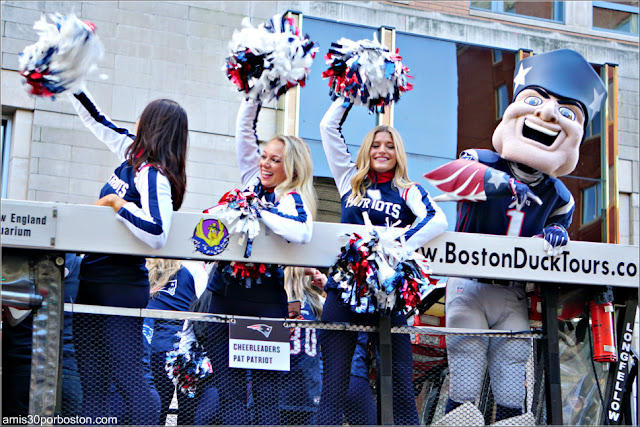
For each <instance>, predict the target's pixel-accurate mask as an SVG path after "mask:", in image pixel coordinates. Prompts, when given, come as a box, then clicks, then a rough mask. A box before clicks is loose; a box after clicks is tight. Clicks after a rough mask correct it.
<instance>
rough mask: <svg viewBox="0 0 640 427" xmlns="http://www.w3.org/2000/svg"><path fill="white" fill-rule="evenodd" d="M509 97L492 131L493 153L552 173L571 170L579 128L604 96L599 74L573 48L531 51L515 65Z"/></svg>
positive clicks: (591, 117) (602, 102)
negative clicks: (546, 51) (500, 118)
mask: <svg viewBox="0 0 640 427" xmlns="http://www.w3.org/2000/svg"><path fill="white" fill-rule="evenodd" d="M513 98H514V100H513V102H512V103H511V104H510V105H509V106H508V107H507V109H506V110H505V112H504V115H503V117H502V121H501V122H500V124H499V125H498V127H497V128H496V130H495V132H494V133H493V140H492V141H493V147H494V148H495V149H496V151H497V152H498V154H500V156H502V158H504V159H506V160H509V161H512V162H517V163H521V164H523V165H525V166H528V167H530V168H533V169H536V170H539V171H541V172H543V173H545V174H547V175H550V176H553V177H557V176H560V175H566V174H569V173H571V172H573V170H574V169H575V168H576V165H577V163H578V157H579V151H580V143H581V142H582V137H583V135H584V128H585V126H586V125H587V124H588V123H589V122H590V121H591V120H592V119H593V117H594V116H595V115H596V114H597V113H598V112H599V111H600V109H601V108H602V106H603V104H604V102H605V99H606V98H607V90H606V89H605V86H604V83H603V82H602V79H600V76H598V74H597V73H596V72H595V70H594V69H593V68H592V67H591V65H589V63H588V62H587V61H586V60H585V59H584V58H583V57H582V56H581V55H580V54H579V53H577V52H575V51H573V50H569V49H561V50H555V51H552V52H548V53H543V54H540V55H534V56H530V57H528V58H525V59H523V60H522V61H521V62H520V64H519V65H518V68H517V70H516V75H515V77H514V79H513Z"/></svg>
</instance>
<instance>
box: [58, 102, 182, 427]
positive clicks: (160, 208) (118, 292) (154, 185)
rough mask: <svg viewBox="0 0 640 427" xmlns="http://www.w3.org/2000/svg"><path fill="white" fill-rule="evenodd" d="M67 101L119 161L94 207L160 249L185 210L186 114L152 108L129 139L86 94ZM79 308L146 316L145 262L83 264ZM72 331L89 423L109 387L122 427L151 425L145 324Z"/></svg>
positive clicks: (99, 258)
mask: <svg viewBox="0 0 640 427" xmlns="http://www.w3.org/2000/svg"><path fill="white" fill-rule="evenodd" d="M70 99H71V103H72V104H73V106H74V107H75V109H76V111H77V112H78V115H79V116H80V119H81V120H82V122H83V123H84V124H85V126H87V127H88V128H89V130H91V131H92V132H93V134H94V135H95V136H96V137H97V138H98V139H100V140H101V141H102V142H104V143H105V144H106V145H107V147H109V149H111V151H113V152H114V153H115V154H116V155H117V156H118V157H119V158H120V160H121V161H122V164H121V165H120V166H118V167H117V168H116V170H115V171H114V172H113V174H112V175H111V178H109V180H108V182H107V183H106V184H105V185H104V187H102V190H101V191H100V198H99V200H98V201H97V202H96V203H95V204H96V205H98V206H109V207H111V208H112V209H113V210H114V212H115V216H116V219H117V220H118V221H120V222H122V223H123V224H124V226H125V227H127V229H128V230H129V231H130V232H131V233H133V235H134V236H136V237H137V238H138V239H140V240H141V241H142V242H144V243H146V244H147V245H149V246H150V247H151V248H154V249H158V248H161V247H163V246H164V245H165V243H166V240H167V235H168V234H169V229H170V226H171V216H172V213H173V211H177V210H178V209H179V208H180V206H181V205H182V201H183V198H184V194H185V191H186V172H185V159H186V151H187V138H188V123H187V113H186V112H185V111H184V109H183V108H182V107H181V106H180V105H179V104H178V103H176V102H175V101H172V100H169V99H158V100H155V101H152V102H151V103H149V105H147V107H146V108H145V109H144V111H143V112H142V115H141V116H140V118H139V119H138V121H137V123H136V134H137V135H135V136H134V135H133V134H131V133H129V131H127V130H126V129H123V128H120V127H118V126H116V125H115V124H114V123H113V122H112V121H111V120H110V119H109V118H108V117H107V116H106V115H104V114H103V113H102V112H101V111H100V109H99V108H98V107H97V106H96V104H95V103H94V101H93V99H92V98H91V96H90V94H89V93H88V92H86V91H80V92H78V93H76V94H74V95H71V96H70ZM76 302H77V303H79V304H93V305H104V306H114V307H129V308H145V307H146V306H147V303H148V302H149V278H148V275H147V269H146V267H145V258H144V257H141V256H121V255H112V254H89V255H87V256H85V257H84V258H83V260H82V265H81V269H80V286H79V291H78V297H77V300H76ZM73 330H74V343H75V347H76V353H77V359H78V369H79V372H80V379H81V384H82V391H83V399H82V407H83V415H84V416H87V417H91V418H93V419H97V417H102V416H105V415H107V416H108V415H110V414H109V412H108V409H107V408H108V399H105V396H108V394H109V388H110V384H111V383H113V384H115V387H116V389H117V390H118V392H119V393H120V394H121V396H122V397H123V399H124V403H125V407H126V411H125V416H124V419H119V420H118V421H119V422H120V423H123V424H137V425H140V424H156V423H157V421H158V412H159V402H158V400H157V397H156V398H154V394H155V393H153V392H152V389H151V387H150V386H149V384H148V383H147V381H146V379H145V376H144V371H143V367H142V362H141V361H142V357H143V342H142V339H141V336H140V331H141V330H142V318H134V317H126V316H103V315H95V314H80V313H78V314H77V315H74V317H73ZM156 396H157V395H156Z"/></svg>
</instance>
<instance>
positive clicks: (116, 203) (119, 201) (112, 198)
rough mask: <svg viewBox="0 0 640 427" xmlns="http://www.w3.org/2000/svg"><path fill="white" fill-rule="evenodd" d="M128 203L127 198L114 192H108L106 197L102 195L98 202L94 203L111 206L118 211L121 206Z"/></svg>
mask: <svg viewBox="0 0 640 427" xmlns="http://www.w3.org/2000/svg"><path fill="white" fill-rule="evenodd" d="M126 203H127V201H126V200H125V199H123V198H122V197H120V196H118V195H116V194H114V193H111V194H107V195H106V196H104V197H101V198H100V199H99V200H98V201H97V202H95V203H94V205H96V206H110V207H111V208H112V209H113V210H114V211H116V213H117V212H118V211H120V208H122V207H123V206H124V205H125V204H126Z"/></svg>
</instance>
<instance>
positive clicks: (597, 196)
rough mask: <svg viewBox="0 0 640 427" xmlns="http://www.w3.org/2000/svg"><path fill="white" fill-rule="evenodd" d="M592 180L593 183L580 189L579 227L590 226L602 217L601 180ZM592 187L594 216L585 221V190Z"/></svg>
mask: <svg viewBox="0 0 640 427" xmlns="http://www.w3.org/2000/svg"><path fill="white" fill-rule="evenodd" d="M594 181H595V182H594V184H593V185H590V186H589V187H584V188H582V189H580V228H583V227H586V226H590V225H591V224H594V223H595V222H596V221H600V220H601V219H602V181H601V180H594ZM592 189H593V190H594V200H595V202H596V205H595V212H594V217H593V218H591V219H589V220H588V221H585V213H586V211H585V194H586V192H587V191H589V190H592Z"/></svg>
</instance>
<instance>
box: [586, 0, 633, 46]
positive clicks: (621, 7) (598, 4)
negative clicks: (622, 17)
mask: <svg viewBox="0 0 640 427" xmlns="http://www.w3.org/2000/svg"><path fill="white" fill-rule="evenodd" d="M595 8H599V9H609V10H617V11H620V12H629V13H632V14H633V13H635V14H636V22H637V28H636V31H637V32H636V33H632V32H628V31H620V30H615V29H612V28H602V27H596V26H595V25H594V24H593V13H594V11H595ZM591 22H592V24H591V29H592V30H595V31H605V32H607V33H614V34H622V35H625V36H632V37H638V36H639V34H640V7H634V6H629V5H626V4H619V3H613V2H608V1H593V2H591Z"/></svg>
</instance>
